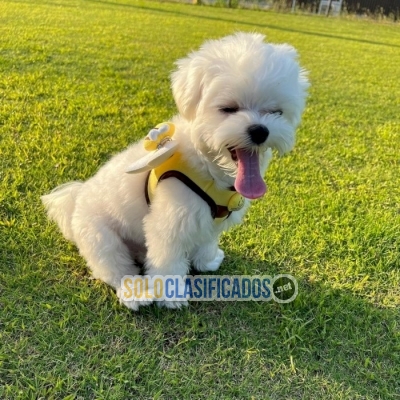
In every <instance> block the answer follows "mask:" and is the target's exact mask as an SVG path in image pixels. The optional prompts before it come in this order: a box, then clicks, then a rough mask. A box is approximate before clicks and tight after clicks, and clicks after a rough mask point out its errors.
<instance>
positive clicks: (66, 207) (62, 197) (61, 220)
mask: <svg viewBox="0 0 400 400" xmlns="http://www.w3.org/2000/svg"><path fill="white" fill-rule="evenodd" d="M82 185H83V182H69V183H66V184H64V185H61V186H58V187H56V188H55V189H54V190H53V191H52V192H51V193H50V194H47V195H45V196H42V197H41V199H42V202H43V204H44V206H45V208H46V210H47V215H48V217H49V218H50V219H51V220H52V221H55V222H56V223H57V224H58V226H59V228H60V230H61V232H62V233H63V235H64V236H65V237H66V239H68V240H71V241H74V235H73V232H72V227H71V220H72V213H73V212H74V208H75V200H76V196H77V194H78V192H79V190H80V189H81V187H82Z"/></svg>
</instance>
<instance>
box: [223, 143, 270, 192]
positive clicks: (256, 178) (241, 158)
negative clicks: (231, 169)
mask: <svg viewBox="0 0 400 400" xmlns="http://www.w3.org/2000/svg"><path fill="white" fill-rule="evenodd" d="M228 150H229V153H230V154H231V157H232V160H233V161H234V162H235V164H236V165H237V174H236V179H235V189H236V190H237V191H238V192H239V193H240V194H241V195H242V196H244V197H246V198H248V199H257V198H259V197H261V196H263V195H264V194H265V192H266V191H267V186H266V185H265V182H264V180H263V178H262V176H261V174H260V163H259V156H258V153H256V152H254V151H251V150H247V149H240V148H235V147H228Z"/></svg>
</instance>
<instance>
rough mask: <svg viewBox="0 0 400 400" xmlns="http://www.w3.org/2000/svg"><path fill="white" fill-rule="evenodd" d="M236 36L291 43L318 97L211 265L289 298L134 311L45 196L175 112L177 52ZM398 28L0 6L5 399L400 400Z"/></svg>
mask: <svg viewBox="0 0 400 400" xmlns="http://www.w3.org/2000/svg"><path fill="white" fill-rule="evenodd" d="M237 30H244V31H258V32H261V33H265V34H266V35H267V36H268V38H269V40H271V41H275V42H289V43H291V44H292V45H294V46H295V47H296V48H297V49H298V51H299V53H300V56H301V62H302V64H303V65H304V66H305V67H306V68H307V69H308V70H309V71H310V80H311V82H312V88H311V90H310V98H309V101H308V106H307V110H306V113H305V115H304V118H303V122H302V125H301V127H300V129H299V130H298V142H297V146H296V148H295V150H294V151H293V152H292V153H291V154H290V155H288V156H285V157H283V158H276V159H275V161H274V162H273V163H272V166H271V168H270V169H269V171H268V172H267V176H266V179H267V182H268V184H269V193H268V195H267V196H265V198H263V199H262V200H260V201H256V202H254V204H253V206H252V208H251V211H250V213H249V214H248V216H247V218H246V220H245V223H244V225H243V226H242V227H240V228H238V229H235V230H233V231H231V232H230V233H228V234H226V235H224V236H223V238H222V243H221V246H222V248H223V249H224V250H225V253H226V260H225V262H224V263H223V265H222V267H221V270H220V271H221V274H226V275H233V274H254V275H256V274H268V275H272V276H273V275H275V274H278V273H289V274H292V275H293V276H295V277H296V278H297V280H298V282H299V295H298V297H297V299H296V300H295V301H294V302H293V303H290V304H286V305H285V304H277V303H273V302H268V303H256V302H241V303H240V302H238V303H232V302H225V303H222V302H218V303H217V302H214V303H210V302H203V303H200V302H199V303H195V302H192V303H191V304H190V307H189V308H188V309H185V310H183V311H168V310H165V309H158V308H157V307H153V306H151V307H147V308H143V309H141V310H140V311H139V312H138V313H132V312H130V311H129V310H128V309H126V308H124V307H122V306H120V305H119V303H118V300H117V298H116V296H115V294H114V293H113V291H112V290H111V289H110V288H109V287H107V286H106V285H105V284H102V283H101V282H98V281H94V280H92V279H90V275H89V273H88V271H87V269H86V266H85V262H84V260H83V259H82V258H81V257H80V256H79V254H78V252H77V250H76V248H75V247H74V246H73V245H72V244H70V243H68V242H66V241H65V240H64V239H63V238H62V236H61V234H60V233H59V231H58V229H57V228H56V226H55V225H54V224H51V223H48V222H47V220H46V218H45V215H44V211H43V208H42V206H41V204H40V200H39V196H40V195H42V194H44V193H46V192H48V191H49V190H50V189H52V188H53V187H54V186H56V185H58V184H61V183H63V182H66V181H69V180H72V179H86V178H88V177H89V176H91V175H92V174H93V173H94V172H95V171H96V170H97V169H98V167H99V166H100V165H101V164H103V163H104V162H105V161H106V160H108V159H109V158H110V156H111V155H112V154H115V153H116V152H118V151H120V150H122V149H124V148H125V147H126V146H127V145H128V144H129V143H131V142H133V141H135V140H137V139H138V138H140V137H142V136H143V135H144V134H145V133H146V132H147V131H148V130H149V128H151V127H152V126H153V125H154V124H155V123H158V122H161V121H164V120H167V119H168V118H169V117H170V116H171V115H173V114H174V113H175V112H176V109H175V105H174V102H173V99H172V96H171V92H170V89H169V73H170V71H171V70H172V69H173V62H174V60H175V59H177V58H179V57H182V56H184V55H185V54H186V53H187V52H188V51H189V50H191V49H194V48H196V47H197V46H198V45H199V44H200V43H201V42H202V41H203V40H204V39H206V38H214V37H219V36H222V35H225V34H229V33H232V32H234V31H237ZM399 65H400V31H399V26H398V25H394V24H393V25H391V24H387V25H384V24H382V25H380V24H376V23H373V22H367V21H356V20H340V19H334V18H323V17H316V16H303V15H289V14H275V13H270V12H257V11H250V10H230V9H222V8H211V7H208V8H207V7H201V6H190V5H182V4H169V3H158V2H150V1H136V0H99V1H95V0H43V1H40V0H29V1H27V0H25V1H17V0H3V1H2V2H1V3H0V293H1V294H0V296H1V297H0V398H1V399H39V398H41V399H95V398H96V399H153V398H154V399H175V398H176V399H197V398H199V399H200V398H204V399H233V398H237V399H245V398H249V399H250V398H252V399H285V400H286V399H307V400H309V399H321V398H322V399H351V400H354V399H371V400H372V399H373V400H376V399H384V400H386V399H388V400H389V399H400V307H399V305H400V234H399V233H400V180H399V171H400V168H399V167H400V136H399V131H400V122H399V109H400V100H399V93H400V80H399Z"/></svg>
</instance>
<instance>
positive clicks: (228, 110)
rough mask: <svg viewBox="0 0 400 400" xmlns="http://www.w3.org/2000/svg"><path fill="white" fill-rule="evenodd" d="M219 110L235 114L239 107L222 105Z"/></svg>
mask: <svg viewBox="0 0 400 400" xmlns="http://www.w3.org/2000/svg"><path fill="white" fill-rule="evenodd" d="M219 111H221V112H223V113H225V114H235V113H237V112H238V111H239V107H220V109H219Z"/></svg>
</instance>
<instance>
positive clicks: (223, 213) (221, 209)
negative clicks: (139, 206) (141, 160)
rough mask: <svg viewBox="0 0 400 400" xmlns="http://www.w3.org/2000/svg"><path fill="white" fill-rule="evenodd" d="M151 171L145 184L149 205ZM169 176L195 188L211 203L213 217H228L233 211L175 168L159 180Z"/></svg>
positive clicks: (200, 195) (195, 191)
mask: <svg viewBox="0 0 400 400" xmlns="http://www.w3.org/2000/svg"><path fill="white" fill-rule="evenodd" d="M150 173H151V171H150ZM150 173H149V174H148V175H147V178H146V186H145V197H146V202H147V204H148V205H150V198H149V193H148V183H149V177H150ZM168 178H176V179H178V180H180V181H181V182H182V183H183V184H185V185H186V186H187V187H188V188H189V189H191V190H193V192H194V193H196V194H197V195H198V196H199V197H201V198H202V199H203V200H204V201H205V202H206V203H207V204H208V205H209V207H210V211H211V216H212V218H213V219H215V218H228V217H229V216H230V215H231V211H229V210H228V207H226V206H220V205H219V204H216V203H215V201H214V200H213V199H212V198H211V197H210V196H209V195H208V194H207V193H206V192H205V191H204V190H203V189H201V188H200V187H199V186H198V185H196V184H195V183H194V182H193V181H192V180H191V179H190V178H189V177H187V176H186V175H185V174H183V173H182V172H179V171H174V170H172V171H167V172H164V173H163V174H162V175H161V176H160V179H159V180H158V181H159V182H160V181H163V180H165V179H168Z"/></svg>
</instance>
